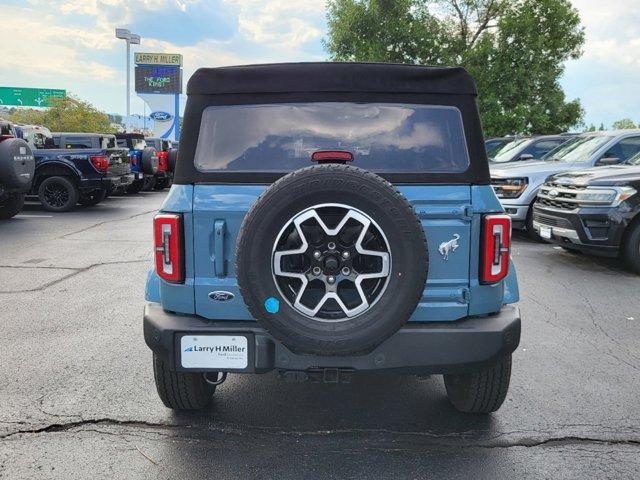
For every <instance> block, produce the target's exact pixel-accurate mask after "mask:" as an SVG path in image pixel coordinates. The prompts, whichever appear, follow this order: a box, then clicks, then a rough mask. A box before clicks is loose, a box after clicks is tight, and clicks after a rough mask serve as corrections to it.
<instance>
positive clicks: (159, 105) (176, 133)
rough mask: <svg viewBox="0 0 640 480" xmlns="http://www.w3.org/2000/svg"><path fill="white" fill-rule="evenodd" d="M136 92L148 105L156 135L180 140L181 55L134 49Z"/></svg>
mask: <svg viewBox="0 0 640 480" xmlns="http://www.w3.org/2000/svg"><path fill="white" fill-rule="evenodd" d="M134 61H135V64H136V69H135V86H136V93H137V94H138V96H139V97H140V98H141V99H142V100H144V102H145V103H146V104H147V105H149V108H150V109H151V113H150V114H149V117H151V118H152V119H153V131H154V135H155V136H156V137H160V138H166V139H168V140H174V141H179V140H180V94H181V93H182V68H181V67H182V55H180V54H177V53H143V52H136V54H135V57H134Z"/></svg>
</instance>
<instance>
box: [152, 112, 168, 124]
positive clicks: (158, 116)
mask: <svg viewBox="0 0 640 480" xmlns="http://www.w3.org/2000/svg"><path fill="white" fill-rule="evenodd" d="M149 116H150V117H151V118H152V119H153V120H159V121H161V122H166V121H168V120H171V119H172V118H173V115H171V114H170V113H167V112H151V113H150V114H149Z"/></svg>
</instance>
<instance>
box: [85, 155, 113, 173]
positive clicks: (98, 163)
mask: <svg viewBox="0 0 640 480" xmlns="http://www.w3.org/2000/svg"><path fill="white" fill-rule="evenodd" d="M89 160H91V164H92V165H93V166H94V167H95V169H96V170H98V171H99V172H102V173H105V172H106V171H107V170H109V157H106V156H104V155H91V156H90V157H89Z"/></svg>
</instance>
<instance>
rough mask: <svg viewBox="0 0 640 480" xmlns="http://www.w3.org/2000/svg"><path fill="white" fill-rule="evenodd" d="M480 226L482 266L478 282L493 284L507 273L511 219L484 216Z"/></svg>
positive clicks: (500, 216)
mask: <svg viewBox="0 0 640 480" xmlns="http://www.w3.org/2000/svg"><path fill="white" fill-rule="evenodd" d="M482 221H483V224H482V250H483V254H482V264H481V266H480V281H481V282H482V283H495V282H499V281H500V280H502V279H503V278H504V277H506V276H507V274H508V273H509V253H510V250H511V217H509V215H485V216H484V218H483V220H482Z"/></svg>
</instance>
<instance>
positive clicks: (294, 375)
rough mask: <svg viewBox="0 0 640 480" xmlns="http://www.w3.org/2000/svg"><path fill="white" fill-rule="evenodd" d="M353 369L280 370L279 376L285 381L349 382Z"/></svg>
mask: <svg viewBox="0 0 640 480" xmlns="http://www.w3.org/2000/svg"><path fill="white" fill-rule="evenodd" d="M353 371H354V370H353V369H351V368H316V369H311V370H280V371H279V376H280V378H281V379H282V380H284V381H285V382H287V383H303V382H310V383H351V376H352V374H353Z"/></svg>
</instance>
